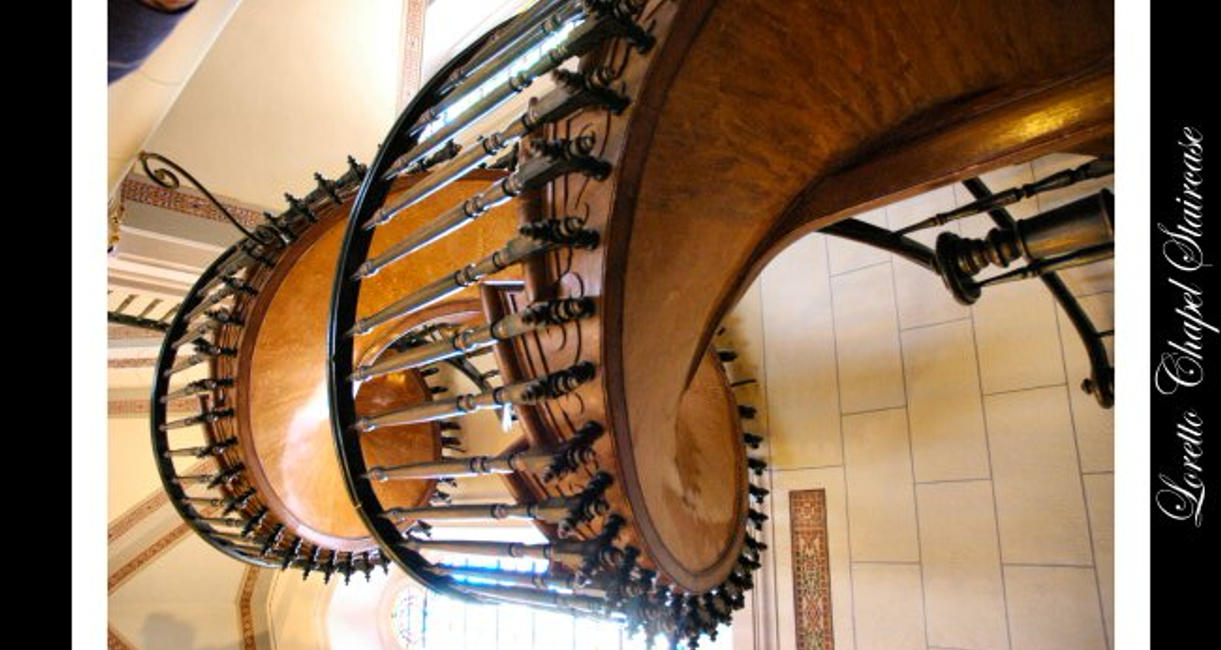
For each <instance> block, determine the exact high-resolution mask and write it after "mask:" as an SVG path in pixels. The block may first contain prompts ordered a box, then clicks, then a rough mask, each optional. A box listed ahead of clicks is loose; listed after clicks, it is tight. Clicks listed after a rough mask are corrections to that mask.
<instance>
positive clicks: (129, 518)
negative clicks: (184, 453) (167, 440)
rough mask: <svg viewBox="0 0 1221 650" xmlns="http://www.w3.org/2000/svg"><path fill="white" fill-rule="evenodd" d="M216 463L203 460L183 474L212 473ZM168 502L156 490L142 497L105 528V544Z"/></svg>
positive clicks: (167, 498) (160, 491)
mask: <svg viewBox="0 0 1221 650" xmlns="http://www.w3.org/2000/svg"><path fill="white" fill-rule="evenodd" d="M215 468H216V463H215V462H214V461H213V460H212V459H211V458H205V459H203V460H201V461H199V462H198V463H195V464H194V465H191V466H190V467H188V468H187V469H186V470H185V471H184V472H183V473H184V474H202V473H204V472H205V471H214V470H215ZM169 502H170V498H169V497H168V496H166V493H165V491H164V490H158V491H156V492H153V493H152V494H150V495H148V496H146V497H144V498H143V499H141V500H140V502H139V503H137V504H136V505H134V506H132V507H131V508H128V509H127V512H124V513H123V514H121V515H119V516H118V517H117V518H116V519H115V520H114V523H112V524H110V526H109V527H107V528H106V543H107V544H110V543H113V542H114V541H115V540H116V539H118V538H120V537H122V536H123V535H124V534H126V533H127V531H129V530H131V529H132V528H135V527H136V524H138V523H140V522H141V521H144V518H145V517H148V516H149V515H151V514H153V513H154V512H156V511H157V508H160V507H161V506H163V505H165V504H167V503H169Z"/></svg>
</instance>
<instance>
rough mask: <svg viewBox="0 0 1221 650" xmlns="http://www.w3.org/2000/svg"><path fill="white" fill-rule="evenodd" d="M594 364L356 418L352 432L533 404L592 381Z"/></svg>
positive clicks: (577, 365) (553, 397)
mask: <svg viewBox="0 0 1221 650" xmlns="http://www.w3.org/2000/svg"><path fill="white" fill-rule="evenodd" d="M594 372H595V370H594V365H593V364H592V363H590V362H588V361H584V362H581V363H578V364H576V365H574V366H571V367H569V368H567V369H564V370H559V371H556V372H553V373H551V374H550V375H547V376H545V377H540V378H538V379H532V380H529V381H523V382H519V383H516V384H510V385H508V386H499V387H496V388H493V389H491V390H486V391H484V392H482V393H474V394H468V395H459V396H457V397H453V398H450V399H446V400H439V401H431V402H419V403H416V404H411V405H409V406H406V407H404V408H401V409H396V410H393V411H388V412H385V413H380V414H377V415H372V416H364V417H361V418H359V419H357V421H356V423H355V425H354V429H355V430H356V431H357V432H360V433H365V432H368V431H372V430H374V429H377V428H380V427H385V426H396V425H405V424H418V423H421V422H431V421H433V420H440V419H444V418H451V417H456V416H459V415H469V414H471V413H474V412H475V411H480V410H485V409H492V408H503V407H505V406H508V405H511V404H533V403H536V402H539V401H542V400H546V399H555V398H557V397H561V396H563V395H566V394H568V393H570V392H572V391H573V390H575V389H576V388H577V387H578V386H580V385H581V384H583V383H585V382H587V381H589V380H590V379H593V376H594Z"/></svg>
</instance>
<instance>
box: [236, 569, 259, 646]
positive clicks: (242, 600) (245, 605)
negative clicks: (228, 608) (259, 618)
mask: <svg viewBox="0 0 1221 650" xmlns="http://www.w3.org/2000/svg"><path fill="white" fill-rule="evenodd" d="M258 580H259V568H258V567H255V566H249V567H246V571H245V573H243V574H242V582H241V585H240V586H239V587H238V589H237V622H238V626H239V627H238V631H239V634H238V636H240V637H241V639H242V650H258V649H259V646H258V643H257V642H256V641H255V634H254V613H253V612H252V611H251V609H250V604H251V601H252V600H253V597H254V588H255V586H256V584H257V583H258Z"/></svg>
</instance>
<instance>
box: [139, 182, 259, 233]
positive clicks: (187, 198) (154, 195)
mask: <svg viewBox="0 0 1221 650" xmlns="http://www.w3.org/2000/svg"><path fill="white" fill-rule="evenodd" d="M119 194H120V196H121V197H122V199H123V200H124V201H133V202H135V203H143V204H145V205H151V206H154V207H158V208H164V209H166V210H173V211H174V212H178V213H180V214H185V215H189V216H192V217H200V218H203V219H208V220H210V221H217V222H220V223H224V224H228V223H229V221H228V220H227V219H225V217H224V215H222V214H220V213H218V212H217V211H216V208H213V207H212V206H211V205H210V204H209V203H208V200H207V199H206V198H204V197H203V196H201V195H198V194H194V193H192V192H188V191H185V190H181V189H179V190H171V189H167V188H164V187H161V186H159V185H157V184H156V183H154V182H152V181H148V180H141V179H140V177H138V176H135V175H133V174H128V175H127V178H125V179H123V184H122V185H121V186H120V190H119ZM217 198H218V199H219V200H220V202H221V203H222V204H223V205H224V206H225V209H227V210H228V211H229V213H230V214H232V215H233V218H234V219H237V221H238V222H239V223H241V224H242V225H243V226H246V227H247V228H254V227H256V226H258V225H259V224H261V223H263V215H262V214H261V213H260V212H259V211H258V210H255V209H252V208H249V207H244V206H242V205H240V204H238V203H237V202H236V201H235V200H234V199H231V198H229V197H225V196H220V197H217Z"/></svg>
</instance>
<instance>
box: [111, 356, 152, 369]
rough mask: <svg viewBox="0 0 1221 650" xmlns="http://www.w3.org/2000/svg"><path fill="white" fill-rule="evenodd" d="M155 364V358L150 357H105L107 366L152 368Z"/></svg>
mask: <svg viewBox="0 0 1221 650" xmlns="http://www.w3.org/2000/svg"><path fill="white" fill-rule="evenodd" d="M155 365H157V360H156V359H154V358H152V357H144V358H141V359H107V361H106V367H107V368H152V367H153V366H155Z"/></svg>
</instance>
